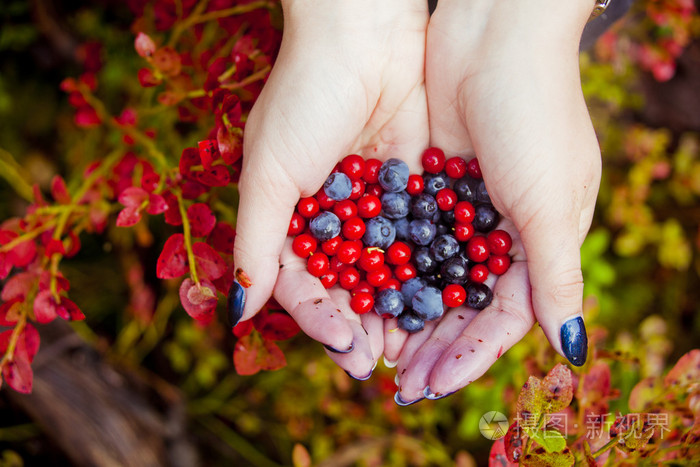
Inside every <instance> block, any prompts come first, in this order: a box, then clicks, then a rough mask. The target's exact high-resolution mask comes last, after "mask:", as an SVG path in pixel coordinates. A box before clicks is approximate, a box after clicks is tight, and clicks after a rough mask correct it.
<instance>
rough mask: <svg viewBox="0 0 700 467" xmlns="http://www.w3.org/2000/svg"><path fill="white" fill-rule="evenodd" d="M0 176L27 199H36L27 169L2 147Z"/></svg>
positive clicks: (0, 152) (0, 151)
mask: <svg viewBox="0 0 700 467" xmlns="http://www.w3.org/2000/svg"><path fill="white" fill-rule="evenodd" d="M0 176H2V177H3V178H4V179H5V180H7V183H9V184H10V186H11V187H12V188H13V189H14V190H15V192H16V193H17V194H18V195H20V196H21V197H22V198H24V199H25V200H27V201H29V202H30V203H31V202H32V201H34V193H33V190H32V186H31V184H30V183H29V182H27V178H28V177H27V176H26V175H25V171H24V169H23V168H22V166H20V165H19V164H18V163H17V161H16V160H15V158H14V157H13V156H12V154H10V153H9V152H8V151H5V150H4V149H2V148H0Z"/></svg>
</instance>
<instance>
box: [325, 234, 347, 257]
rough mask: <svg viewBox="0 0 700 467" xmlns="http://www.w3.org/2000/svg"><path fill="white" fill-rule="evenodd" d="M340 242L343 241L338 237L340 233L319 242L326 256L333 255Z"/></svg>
mask: <svg viewBox="0 0 700 467" xmlns="http://www.w3.org/2000/svg"><path fill="white" fill-rule="evenodd" d="M341 243H343V239H342V238H341V237H340V235H338V236H336V237H333V238H331V239H330V240H326V241H325V242H323V243H321V251H323V252H324V253H325V254H327V255H328V256H333V255H335V254H336V253H337V252H338V248H340V244H341Z"/></svg>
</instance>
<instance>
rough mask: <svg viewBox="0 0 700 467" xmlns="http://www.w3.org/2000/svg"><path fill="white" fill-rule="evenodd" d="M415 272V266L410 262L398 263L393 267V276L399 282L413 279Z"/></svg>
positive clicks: (416, 272)
mask: <svg viewBox="0 0 700 467" xmlns="http://www.w3.org/2000/svg"><path fill="white" fill-rule="evenodd" d="M417 274H418V271H416V267H415V266H414V265H412V264H411V263H406V264H400V265H399V266H396V267H395V268H394V276H396V278H397V279H398V280H400V281H401V282H406V281H407V280H409V279H413V278H414V277H416V275H417Z"/></svg>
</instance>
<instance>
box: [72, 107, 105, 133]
mask: <svg viewBox="0 0 700 467" xmlns="http://www.w3.org/2000/svg"><path fill="white" fill-rule="evenodd" d="M100 123H101V120H100V117H99V115H97V112H95V109H93V108H92V107H90V106H89V105H84V106H82V107H78V108H77V109H76V111H75V124H76V125H78V126H79V127H82V128H92V127H96V126H98V125H99V124H100Z"/></svg>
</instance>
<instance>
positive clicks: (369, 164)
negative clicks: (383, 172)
mask: <svg viewBox="0 0 700 467" xmlns="http://www.w3.org/2000/svg"><path fill="white" fill-rule="evenodd" d="M381 166H382V161H380V160H379V159H367V160H366V161H365V173H364V175H362V179H363V180H364V181H365V182H367V183H377V182H379V168H380V167H381Z"/></svg>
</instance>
